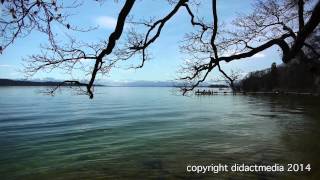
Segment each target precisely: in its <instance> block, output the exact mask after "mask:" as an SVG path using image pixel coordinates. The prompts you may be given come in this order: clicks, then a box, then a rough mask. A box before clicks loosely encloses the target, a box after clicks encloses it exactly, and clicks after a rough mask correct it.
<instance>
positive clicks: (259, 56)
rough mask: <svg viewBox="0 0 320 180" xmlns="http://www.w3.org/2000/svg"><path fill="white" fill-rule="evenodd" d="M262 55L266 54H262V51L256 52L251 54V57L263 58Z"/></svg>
mask: <svg viewBox="0 0 320 180" xmlns="http://www.w3.org/2000/svg"><path fill="white" fill-rule="evenodd" d="M264 57H266V55H265V54H263V53H257V54H255V55H253V56H252V58H264Z"/></svg>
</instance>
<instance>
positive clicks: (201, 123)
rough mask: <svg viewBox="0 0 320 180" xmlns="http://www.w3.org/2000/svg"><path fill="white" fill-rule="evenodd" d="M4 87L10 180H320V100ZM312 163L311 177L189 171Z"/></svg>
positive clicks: (0, 102)
mask: <svg viewBox="0 0 320 180" xmlns="http://www.w3.org/2000/svg"><path fill="white" fill-rule="evenodd" d="M35 91H36V89H35V88H0V146H1V148H0V174H1V179H53V178H54V179H78V178H82V179H99V178H100V179H104V178H109V179H115V178H116V179H119V178H120V179H123V178H125V179H127V178H132V177H135V178H136V179H145V178H151V179H188V178H198V179H211V178H212V177H226V178H227V177H236V178H237V179H247V178H249V177H251V178H253V179H257V178H261V177H264V178H274V177H278V176H281V177H286V178H288V179H292V178H296V179H301V178H304V177H308V178H314V179H317V178H319V177H320V158H319V153H320V145H319V143H318V141H319V138H320V112H319V111H318V110H319V107H320V101H319V99H317V98H315V97H306V96H300V97H298V96H284V97H279V96H278V97H277V96H241V95H239V96H231V95H226V96H224V95H217V96H203V97H202V96H198V97H182V96H176V95H173V94H172V93H171V92H170V89H168V88H102V87H101V88H100V89H98V94H97V95H96V97H95V98H94V99H93V100H89V99H88V98H87V97H85V96H69V95H68V94H67V93H65V94H62V95H58V96H56V97H49V96H43V95H41V94H37V93H36V92H35ZM218 163H226V164H233V163H247V164H253V163H255V164H273V163H280V164H285V163H305V164H306V163H311V166H312V171H311V172H304V173H301V172H300V173H282V174H280V173H273V174H272V173H221V174H212V173H208V174H201V175H196V174H190V173H187V172H186V166H187V165H189V164H196V165H198V164H201V165H210V164H218Z"/></svg>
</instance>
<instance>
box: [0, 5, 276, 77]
mask: <svg viewBox="0 0 320 180" xmlns="http://www.w3.org/2000/svg"><path fill="white" fill-rule="evenodd" d="M66 2H67V1H66ZM201 2H202V6H201V7H200V8H199V12H198V13H199V14H200V15H201V16H203V17H207V18H208V17H211V11H210V10H211V9H210V8H211V6H210V4H209V3H210V1H208V0H203V1H201ZM123 3H124V1H123V0H119V1H118V3H115V1H113V0H106V1H105V2H104V3H102V4H99V3H96V2H94V1H85V2H84V4H83V5H82V6H81V7H80V8H78V9H76V10H73V12H72V13H73V14H75V15H73V16H72V17H71V19H70V21H71V22H72V24H75V25H77V26H81V27H89V26H99V28H98V29H96V30H94V31H91V32H88V33H78V32H70V31H67V30H64V29H61V28H59V27H56V28H55V31H56V32H57V33H58V34H60V35H61V34H62V38H63V34H64V33H68V34H71V35H72V36H74V37H76V38H78V39H81V40H82V41H84V42H97V41H99V40H103V39H107V38H108V36H109V34H110V33H111V32H112V31H113V29H114V26H115V23H116V18H117V15H118V13H119V11H120V9H121V6H122V5H123ZM251 3H252V0H241V1H239V0H218V13H219V14H218V15H219V19H220V22H222V21H223V22H225V23H226V24H228V22H230V21H231V20H232V19H234V18H235V17H236V15H237V13H249V12H250V11H251ZM170 9H172V6H169V5H168V3H167V2H166V1H164V0H138V1H137V2H136V4H135V5H134V7H133V10H132V12H131V14H130V15H133V16H134V17H135V18H136V19H144V18H148V17H150V16H153V17H163V16H164V15H166V14H167V13H168V12H169V11H170ZM189 20H190V18H189V16H188V15H187V14H186V11H185V9H180V10H179V12H178V14H176V16H175V17H174V18H173V19H171V20H170V21H169V23H168V24H166V26H165V28H164V30H163V32H162V33H161V36H160V38H159V39H158V40H157V41H156V43H154V44H153V45H152V46H151V48H150V52H151V53H152V57H153V58H152V60H151V61H148V62H147V63H146V64H145V66H144V68H142V69H138V70H127V68H126V67H128V66H129V65H130V64H132V63H133V62H137V59H132V61H131V62H128V63H126V64H121V67H122V68H121V67H120V68H114V69H113V70H112V71H111V73H110V74H109V75H106V76H103V77H101V76H99V77H98V79H99V80H103V81H120V82H121V81H136V80H147V81H167V80H174V79H175V78H176V77H177V71H178V69H179V67H180V66H181V65H182V62H183V60H184V59H183V58H184V57H185V55H183V54H181V53H180V52H179V45H180V44H179V42H180V41H181V40H182V38H183V36H184V34H185V33H187V32H191V31H192V26H191V25H190V22H189ZM123 37H124V36H123ZM41 43H46V36H45V35H43V34H41V33H39V32H33V33H31V34H30V35H29V36H28V37H26V38H23V39H18V40H16V41H15V43H14V45H12V46H10V47H9V48H8V49H7V50H6V51H5V52H4V53H3V54H2V55H0V78H11V79H20V78H24V74H23V73H22V72H21V70H22V69H23V66H22V63H23V61H22V59H23V58H27V56H28V55H31V54H37V53H38V52H39V46H40V44H41ZM272 62H276V63H277V64H280V63H281V60H280V56H279V53H278V52H277V51H276V49H275V48H272V49H269V50H267V51H264V52H263V53H260V54H258V55H256V56H254V57H251V58H249V59H246V60H241V61H235V62H231V63H228V64H223V65H222V66H223V68H224V69H225V70H226V71H227V72H229V71H230V70H231V69H233V70H241V71H242V72H243V73H247V72H250V71H254V70H260V69H264V68H267V67H270V65H271V63H272ZM217 76H218V77H220V75H218V73H217V72H213V73H212V74H211V75H210V77H209V78H208V80H210V79H216V77H217ZM32 78H33V79H44V78H54V79H59V80H63V79H80V80H81V79H85V77H84V76H83V73H82V72H78V71H75V72H74V73H73V74H72V75H69V74H65V73H64V72H61V71H59V70H56V71H52V72H41V73H38V74H36V75H35V76H34V77H32Z"/></svg>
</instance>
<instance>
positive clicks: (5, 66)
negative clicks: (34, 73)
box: [0, 64, 11, 68]
mask: <svg viewBox="0 0 320 180" xmlns="http://www.w3.org/2000/svg"><path fill="white" fill-rule="evenodd" d="M8 67H11V65H9V64H0V68H8Z"/></svg>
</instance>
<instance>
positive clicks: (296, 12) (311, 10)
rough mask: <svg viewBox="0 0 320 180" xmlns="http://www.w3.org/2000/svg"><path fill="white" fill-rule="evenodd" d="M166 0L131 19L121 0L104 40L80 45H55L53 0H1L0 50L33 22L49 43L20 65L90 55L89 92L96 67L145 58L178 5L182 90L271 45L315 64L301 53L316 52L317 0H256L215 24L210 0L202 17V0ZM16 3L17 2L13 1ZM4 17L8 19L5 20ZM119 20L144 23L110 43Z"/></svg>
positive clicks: (72, 61)
mask: <svg viewBox="0 0 320 180" xmlns="http://www.w3.org/2000/svg"><path fill="white" fill-rule="evenodd" d="M31 2H33V3H34V4H35V5H32V3H31ZM59 2H60V3H61V2H62V1H59ZM168 2H169V3H171V4H172V6H173V7H172V10H171V11H169V12H168V13H167V15H165V16H164V17H163V18H160V19H151V20H142V21H135V20H132V19H130V20H127V19H128V18H127V17H128V15H129V14H130V11H131V9H132V7H133V6H134V4H135V0H127V1H125V3H124V4H123V7H122V9H121V11H120V13H119V15H118V18H117V25H116V27H115V29H114V31H113V32H112V33H111V34H110V36H109V38H108V40H107V41H103V42H101V43H97V44H94V45H92V44H91V45H89V44H81V45H80V43H79V42H77V41H76V39H70V42H69V43H68V44H66V45H60V44H57V43H56V42H55V41H54V38H52V33H50V32H51V31H50V29H51V28H50V25H51V23H50V22H51V21H57V22H58V23H60V24H62V25H64V26H65V27H66V28H71V25H70V24H66V23H65V21H62V20H60V16H63V15H60V14H56V13H55V12H56V11H55V10H56V6H57V4H59V3H58V0H57V1H55V0H53V1H49V2H46V1H43V0H36V1H28V0H23V1H17V0H11V1H10V0H8V1H2V2H1V3H2V4H3V6H4V7H5V9H6V12H7V13H6V14H5V15H4V17H5V18H4V19H1V33H2V34H4V35H6V38H4V39H5V41H4V42H7V43H3V44H4V45H2V46H1V47H2V50H3V49H5V47H7V46H8V45H9V44H11V43H12V42H13V40H14V39H15V38H17V37H18V35H19V34H23V33H22V32H24V31H26V32H29V31H30V30H33V29H35V28H36V29H38V30H40V31H42V32H45V33H46V34H48V35H49V40H50V41H51V43H49V46H47V47H44V50H43V51H42V54H39V55H33V56H31V57H30V58H29V59H28V60H27V62H28V63H27V65H26V70H27V71H28V72H29V73H32V74H33V73H36V72H37V71H40V70H44V69H47V68H49V69H52V68H67V69H69V70H71V69H72V68H74V67H75V65H76V64H78V63H80V62H81V61H83V60H94V61H95V64H94V67H93V68H92V69H91V71H90V79H89V81H88V84H87V93H88V95H89V96H90V98H93V87H94V81H95V78H96V76H97V74H98V73H108V72H109V71H110V69H111V68H112V67H113V66H114V65H115V64H116V63H117V62H118V61H119V60H128V59H130V58H131V57H133V56H136V55H138V56H140V57H141V63H140V65H138V66H136V67H135V68H142V67H143V66H144V64H145V62H146V60H148V59H150V56H149V52H148V48H149V47H150V45H151V44H153V43H156V41H157V40H158V39H159V38H160V36H161V32H162V30H163V28H165V26H166V23H167V22H168V21H169V20H171V19H172V17H174V16H175V15H176V14H177V13H178V12H179V11H183V10H184V11H186V12H187V13H188V15H189V18H190V19H189V20H190V23H191V24H192V25H193V27H194V30H195V31H194V32H191V33H187V34H186V36H185V40H184V42H185V43H184V44H183V45H182V46H181V51H182V52H184V53H186V54H187V58H186V59H187V61H186V63H185V65H184V66H183V67H182V69H181V71H180V72H181V74H180V75H181V77H180V78H179V79H180V80H182V81H184V84H185V86H184V87H183V88H182V91H183V94H185V93H187V92H188V91H191V90H193V89H194V88H195V87H196V86H198V85H199V84H200V83H201V82H203V81H205V80H206V78H207V76H208V75H209V74H210V72H211V71H212V70H213V69H215V68H216V69H218V71H220V72H221V73H222V74H223V75H224V76H225V77H226V78H227V79H229V80H230V79H231V78H230V77H229V76H228V75H227V73H225V72H224V71H223V68H222V67H221V64H220V63H221V62H227V63H228V62H231V61H234V60H240V59H245V58H248V57H251V56H253V55H255V54H257V53H260V52H262V51H264V50H266V49H268V48H270V47H272V46H275V45H276V46H278V47H279V49H280V50H281V52H282V59H283V62H284V63H290V62H291V61H292V60H293V59H295V58H296V57H303V58H299V59H302V60H304V61H307V62H308V63H312V64H315V63H317V64H319V60H318V59H317V58H309V57H308V56H307V55H306V53H305V52H306V51H307V50H308V51H310V50H312V51H314V52H317V50H316V49H314V47H313V46H312V45H311V44H308V42H307V40H308V38H309V37H310V36H311V35H312V34H313V32H314V31H315V29H317V27H318V24H319V22H320V1H319V0H256V1H255V2H256V3H255V5H254V11H253V13H251V14H249V15H239V17H238V18H237V19H236V20H235V21H234V23H233V25H232V26H231V27H228V29H225V28H222V26H221V25H220V24H219V21H218V20H219V18H218V12H217V2H216V0H211V1H210V4H211V9H212V17H211V18H208V19H205V18H201V17H198V16H197V14H195V13H194V12H195V11H194V6H197V5H198V4H199V3H200V2H201V3H204V2H203V1H197V0H168ZM19 3H20V5H19V6H15V5H16V4H19ZM24 4H28V6H27V7H38V9H39V10H38V11H41V12H42V13H43V14H45V17H46V18H44V19H43V18H40V15H38V16H39V17H38V16H37V15H34V13H33V11H32V12H31V11H24V9H26V8H25V6H24ZM38 4H39V5H38ZM12 7H14V8H12ZM57 7H58V8H59V7H61V6H57ZM61 8H62V7H61ZM27 9H28V8H27ZM29 9H30V8H29ZM31 9H32V8H31ZM52 10H53V11H52ZM36 14H37V13H36ZM34 16H35V17H34ZM8 17H11V19H13V21H6V20H5V19H6V18H8ZM20 17H28V18H27V19H31V24H33V23H36V25H34V26H21V24H20V25H19V23H18V20H19V19H21V18H20ZM37 17H38V18H40V19H37ZM41 17H42V16H41ZM22 19H24V18H22ZM8 22H16V25H14V27H17V28H16V29H17V30H16V31H15V32H17V33H16V34H17V35H14V36H12V37H11V38H10V36H9V35H8V34H11V33H10V32H11V31H12V28H9V29H8V28H7V25H6V24H8ZM39 22H40V23H39ZM125 22H128V23H131V24H133V25H135V26H145V27H146V31H145V32H143V31H142V32H138V30H139V28H133V29H131V30H129V31H128V32H126V33H125V34H126V42H125V43H124V44H122V45H119V46H116V45H117V41H118V40H119V39H120V38H121V36H122V34H123V29H124V24H125ZM37 23H38V24H40V25H41V24H42V23H43V24H46V26H45V27H46V28H45V30H44V31H43V30H42V29H43V28H39V26H38V25H37ZM22 24H23V25H25V23H22ZM30 27H31V28H30ZM40 27H41V26H40ZM13 29H14V28H13ZM75 29H76V28H75ZM50 37H51V38H50ZM8 39H9V40H8ZM10 39H12V40H10Z"/></svg>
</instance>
